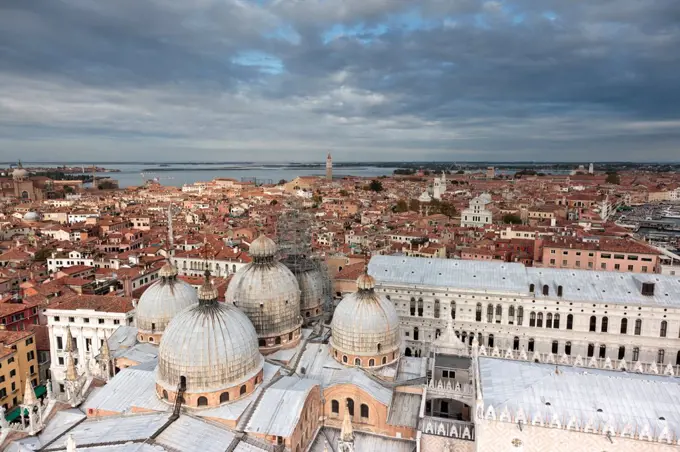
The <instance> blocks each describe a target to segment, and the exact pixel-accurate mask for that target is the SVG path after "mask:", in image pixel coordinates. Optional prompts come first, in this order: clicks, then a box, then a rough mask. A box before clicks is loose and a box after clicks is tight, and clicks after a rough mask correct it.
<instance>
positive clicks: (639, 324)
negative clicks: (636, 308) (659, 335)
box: [635, 319, 642, 336]
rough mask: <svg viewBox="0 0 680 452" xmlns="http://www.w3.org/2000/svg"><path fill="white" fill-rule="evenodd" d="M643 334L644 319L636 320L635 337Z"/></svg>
mask: <svg viewBox="0 0 680 452" xmlns="http://www.w3.org/2000/svg"><path fill="white" fill-rule="evenodd" d="M641 332H642V319H635V335H636V336H639V335H640V333H641Z"/></svg>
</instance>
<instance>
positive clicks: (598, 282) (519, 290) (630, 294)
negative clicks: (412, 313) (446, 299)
mask: <svg viewBox="0 0 680 452" xmlns="http://www.w3.org/2000/svg"><path fill="white" fill-rule="evenodd" d="M622 262H625V261H622ZM368 272H369V273H370V274H371V275H373V276H374V277H375V279H376V280H377V281H378V286H380V285H384V284H387V285H390V284H394V285H403V286H433V287H439V288H442V289H445V290H452V291H470V292H482V293H485V294H491V293H499V294H505V295H507V294H516V295H517V296H522V297H528V298H536V299H552V300H566V301H577V302H582V301H587V302H593V301H594V302H602V303H618V304H640V305H648V306H662V307H666V306H676V307H677V306H680V277H679V276H669V275H659V274H652V273H618V272H602V271H593V270H569V269H555V268H533V267H525V266H524V265H522V264H517V263H505V262H487V261H464V260H454V259H426V258H419V257H404V256H373V257H372V258H371V261H370V263H369V264H368ZM643 282H653V283H654V286H655V287H654V295H642V293H641V288H642V283H643ZM531 284H534V286H535V291H534V292H533V293H531V292H529V286H530V285H531ZM544 285H547V286H548V289H549V290H548V295H547V296H546V295H543V286H544ZM559 286H562V296H561V297H558V296H557V288H558V287H559Z"/></svg>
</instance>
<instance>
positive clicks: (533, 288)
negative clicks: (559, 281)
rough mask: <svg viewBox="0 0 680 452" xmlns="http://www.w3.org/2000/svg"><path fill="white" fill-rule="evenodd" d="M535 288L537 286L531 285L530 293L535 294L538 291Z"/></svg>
mask: <svg viewBox="0 0 680 452" xmlns="http://www.w3.org/2000/svg"><path fill="white" fill-rule="evenodd" d="M535 288H536V286H534V285H533V284H529V292H531V293H534V290H536V289H535Z"/></svg>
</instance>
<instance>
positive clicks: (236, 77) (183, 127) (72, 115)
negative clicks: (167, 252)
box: [0, 0, 680, 160]
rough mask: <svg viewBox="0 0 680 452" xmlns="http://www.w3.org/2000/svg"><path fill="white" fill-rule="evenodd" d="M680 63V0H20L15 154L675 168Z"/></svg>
mask: <svg viewBox="0 0 680 452" xmlns="http://www.w3.org/2000/svg"><path fill="white" fill-rule="evenodd" d="M678 48H680V4H678V2H677V1H675V0H656V1H646V2H641V1H638V0H617V1H613V0H600V1H597V0H594V1H590V2H565V1H557V0H513V1H487V2H480V1H474V0H461V1H448V0H447V1H444V0H427V1H423V2H412V1H406V0H342V1H341V0H337V1H324V0H274V1H264V2H263V1H258V2H254V1H253V2H248V1H238V0H219V1H218V0H193V1H190V0H170V1H169V0H163V1H161V0H145V1H144V0H142V1H140V0H119V1H116V2H92V1H91V0H61V1H56V0H43V1H37V0H36V1H32V2H26V1H21V0H5V1H4V2H0V131H2V134H1V135H0V157H4V158H5V159H9V158H15V157H16V156H18V155H21V154H22V153H26V152H29V153H31V154H32V155H34V156H35V157H36V158H48V157H50V156H53V155H55V151H56V154H58V155H59V156H60V158H62V159H64V160H68V159H69V158H71V157H72V158H74V159H79V158H83V157H86V156H88V152H89V150H91V149H98V150H101V149H105V150H106V149H116V150H117V155H120V156H121V158H123V159H124V158H129V157H132V156H136V155H138V154H139V152H145V153H146V154H147V155H149V156H150V157H157V158H165V159H175V160H176V159H191V158H192V157H195V158H203V159H206V158H213V159H216V160H219V159H224V158H225V157H224V156H225V154H224V152H223V151H231V152H232V153H231V154H229V155H233V153H234V152H236V153H238V152H248V153H251V152H252V154H251V155H253V156H255V157H256V158H260V159H271V158H277V159H280V158H281V151H284V152H285V153H286V155H288V156H290V158H291V159H296V160H302V159H312V160H314V159H319V158H320V157H319V155H317V154H318V153H319V152H322V151H323V150H325V149H332V150H334V152H335V153H336V155H339V156H340V157H341V158H346V159H352V158H355V159H356V158H362V159H380V160H390V159H408V158H427V159H437V158H441V159H452V160H455V159H482V158H483V159H503V160H512V159H565V158H573V159H574V160H576V159H593V158H595V159H598V160H605V159H643V158H650V159H664V160H668V159H677V155H676V152H677V149H678V144H679V142H680V138H679V137H678V133H677V132H676V130H678V126H679V125H680V111H679V110H680V107H679V106H680V84H679V83H678V82H677V74H678V73H680V57H679V55H680V52H678V51H677V49H678ZM46 143H49V146H46ZM169 153H171V154H172V155H169Z"/></svg>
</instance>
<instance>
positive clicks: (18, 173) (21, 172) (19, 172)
mask: <svg viewBox="0 0 680 452" xmlns="http://www.w3.org/2000/svg"><path fill="white" fill-rule="evenodd" d="M26 177H28V171H26V170H25V169H23V168H22V167H21V166H18V167H16V168H15V169H14V171H12V179H14V180H16V181H22V180H24V179H26Z"/></svg>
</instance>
